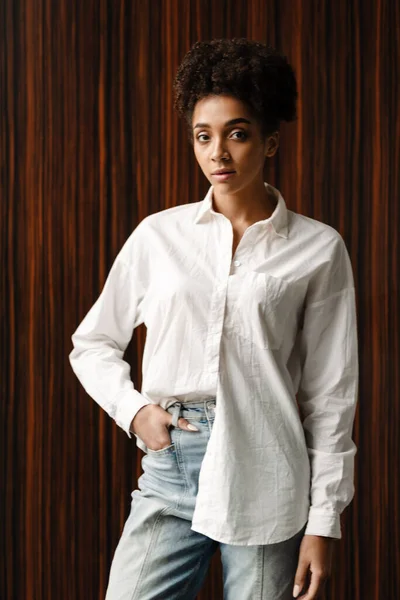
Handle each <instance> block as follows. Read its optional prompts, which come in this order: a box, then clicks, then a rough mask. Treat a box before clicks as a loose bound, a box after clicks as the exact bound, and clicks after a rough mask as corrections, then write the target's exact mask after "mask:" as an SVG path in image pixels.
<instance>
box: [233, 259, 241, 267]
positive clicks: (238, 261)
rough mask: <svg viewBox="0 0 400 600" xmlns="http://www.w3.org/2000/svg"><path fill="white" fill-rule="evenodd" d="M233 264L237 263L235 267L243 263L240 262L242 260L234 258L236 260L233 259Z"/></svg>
mask: <svg viewBox="0 0 400 600" xmlns="http://www.w3.org/2000/svg"><path fill="white" fill-rule="evenodd" d="M233 264H234V265H235V267H240V265H241V264H242V263H241V262H240V260H234V261H233Z"/></svg>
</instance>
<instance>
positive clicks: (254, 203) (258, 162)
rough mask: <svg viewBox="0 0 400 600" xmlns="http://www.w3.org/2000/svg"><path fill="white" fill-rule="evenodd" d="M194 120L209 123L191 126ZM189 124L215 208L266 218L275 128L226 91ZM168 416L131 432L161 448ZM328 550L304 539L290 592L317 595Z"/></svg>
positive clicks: (240, 221)
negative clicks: (226, 174)
mask: <svg viewBox="0 0 400 600" xmlns="http://www.w3.org/2000/svg"><path fill="white" fill-rule="evenodd" d="M238 118H245V119H247V120H248V121H250V124H248V123H236V124H233V125H229V126H226V122H227V121H230V120H231V119H238ZM198 123H206V124H207V125H208V126H207V127H205V126H201V127H196V125H197V124H198ZM192 127H193V138H194V143H193V149H194V154H195V156H196V160H197V162H198V164H199V166H200V168H201V170H202V171H203V173H204V175H205V176H206V178H207V179H208V181H209V182H210V184H211V185H213V186H214V190H213V207H214V210H215V211H217V212H219V213H222V214H223V215H225V217H226V218H228V219H229V220H230V221H231V223H232V225H233V227H234V229H235V228H236V229H237V230H243V229H244V228H245V227H246V226H248V225H250V224H252V223H255V222H256V221H258V220H261V219H266V218H268V217H269V216H270V215H271V214H272V212H273V210H274V208H275V202H274V201H273V199H272V198H270V197H269V196H268V194H267V193H266V190H265V186H264V180H263V167H264V162H265V159H266V158H269V157H271V156H274V154H275V153H276V151H277V149H278V146H279V132H278V131H275V132H271V133H270V134H269V135H268V136H267V137H266V138H263V137H262V135H261V129H260V125H259V123H257V121H256V119H255V118H254V116H253V115H252V113H251V110H250V109H249V108H248V107H247V105H246V104H245V103H243V102H242V101H240V100H238V99H237V98H235V97H233V96H230V95H227V94H221V95H209V96H206V97H204V98H202V99H201V100H199V101H198V102H197V103H196V105H195V108H194V111H193V117H192ZM221 168H229V169H233V170H235V171H236V174H235V175H234V176H233V177H231V178H230V179H228V180H227V181H225V182H220V181H218V180H216V179H215V178H214V177H213V176H212V174H211V173H212V172H213V171H215V170H218V169H221ZM171 420H172V416H171V415H170V414H169V413H167V412H166V411H164V410H163V409H162V408H161V407H159V406H158V405H153V404H150V405H148V406H144V407H143V408H141V409H140V410H139V411H138V413H137V414H136V416H135V418H134V419H133V420H132V423H131V431H133V432H134V433H136V434H137V435H139V437H140V438H141V439H142V440H143V441H144V443H145V444H146V446H147V447H149V448H151V449H153V450H160V449H162V448H164V447H166V446H168V445H170V444H171V438H170V435H169V431H168V429H169V426H170V424H171ZM178 427H180V428H182V429H186V430H188V431H190V430H189V429H188V421H186V419H183V418H180V419H179V421H178ZM193 433H194V434H195V432H193ZM333 548H334V540H333V539H332V538H328V537H323V536H317V535H305V536H304V537H303V539H302V542H301V545H300V552H299V560H298V568H297V571H296V576H295V588H294V590H293V596H294V597H295V598H296V597H297V598H298V599H299V600H300V599H301V600H315V599H317V598H319V596H320V593H321V591H322V589H323V587H324V584H325V582H326V580H327V578H328V577H329V576H330V575H331V569H332V555H333ZM296 586H298V590H296ZM296 591H297V593H296ZM300 594H301V595H300Z"/></svg>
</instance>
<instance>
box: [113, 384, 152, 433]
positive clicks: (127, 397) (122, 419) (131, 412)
mask: <svg viewBox="0 0 400 600" xmlns="http://www.w3.org/2000/svg"><path fill="white" fill-rule="evenodd" d="M147 404H151V402H150V401H149V400H147V399H146V398H145V397H144V396H143V395H142V394H141V393H140V392H138V391H137V390H128V391H124V392H122V394H121V395H120V396H118V397H117V400H116V405H117V411H116V415H115V422H116V424H117V425H119V426H120V427H121V428H122V429H123V430H124V431H125V433H126V434H127V436H128V437H129V438H131V437H132V435H131V432H130V430H129V427H130V425H131V423H132V419H133V417H134V416H135V415H136V413H137V412H139V410H140V409H141V408H143V406H146V405H147ZM132 433H133V432H132Z"/></svg>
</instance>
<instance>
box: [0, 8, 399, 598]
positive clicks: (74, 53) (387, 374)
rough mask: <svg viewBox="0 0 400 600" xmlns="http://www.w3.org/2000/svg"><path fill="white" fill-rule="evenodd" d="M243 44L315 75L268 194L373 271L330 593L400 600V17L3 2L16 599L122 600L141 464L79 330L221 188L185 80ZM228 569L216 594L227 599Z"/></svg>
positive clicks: (10, 520) (5, 379) (136, 365)
mask: <svg viewBox="0 0 400 600" xmlns="http://www.w3.org/2000/svg"><path fill="white" fill-rule="evenodd" d="M234 36H235V37H240V36H244V37H249V38H252V39H258V40H260V41H264V42H269V43H270V44H272V45H277V46H278V48H279V49H281V50H283V51H284V52H285V53H286V54H287V55H288V57H289V59H290V61H291V62H292V64H293V65H294V67H295V69H296V72H297V77H298V83H299V92H300V103H299V119H298V121H297V122H296V123H293V124H290V125H285V126H284V128H283V129H282V137H281V147H280V151H279V156H278V158H277V160H275V162H274V163H273V164H271V169H270V171H269V174H268V177H269V181H270V183H272V184H274V185H277V186H278V187H279V188H280V189H281V191H282V193H283V195H284V197H285V199H286V202H287V204H288V206H289V208H292V209H293V210H296V211H298V212H301V213H303V214H306V215H309V216H311V217H314V218H316V219H319V220H322V221H325V222H326V223H328V224H330V225H332V226H333V227H335V228H337V229H338V230H339V231H340V232H341V233H342V235H343V236H344V238H345V240H346V242H347V245H348V248H349V252H350V254H351V258H352V262H353V266H354V272H355V281H356V287H357V294H358V297H357V302H358V315H359V345H360V399H359V408H358V411H357V418H356V424H355V430H354V437H355V441H356V443H357V445H358V454H357V470H356V495H355V499H354V501H353V503H352V505H351V507H350V508H349V509H347V511H346V512H345V515H344V517H343V529H344V536H343V540H342V541H341V542H340V546H338V549H337V554H336V561H335V568H334V575H333V577H332V579H331V582H330V584H329V585H328V587H327V590H326V598H327V599H335V600H361V599H362V600H383V599H385V600H395V598H397V597H398V590H399V588H400V577H399V572H400V500H399V492H400V486H399V456H400V447H399V434H400V400H399V394H400V380H399V377H400V376H399V361H400V336H399V315H400V302H399V293H398V291H399V290H398V288H399V275H400V272H399V267H400V260H399V259H400V256H399V251H400V248H399V242H400V235H399V224H400V217H399V194H400V181H399V173H400V156H399V155H400V148H399V139H400V116H399V115H400V111H399V104H400V93H399V83H398V82H399V79H400V68H399V67H400V45H399V39H400V4H399V3H398V2H397V1H396V0H388V1H384V0H363V1H362V2H361V0H337V1H336V2H330V1H329V0H320V1H317V0H310V1H306V2H305V1H304V0H303V1H301V0H266V1H264V2H261V1H259V0H252V1H249V0H235V1H233V0H232V1H228V0H221V1H220V2H213V1H211V0H204V1H202V2H200V1H199V0H191V1H185V0H159V1H157V0H152V1H143V0H141V1H139V0H133V1H132V2H128V1H127V0H119V1H118V0H86V1H85V2H79V1H78V0H59V1H58V2H52V1H50V0H36V1H28V0H1V1H0V109H1V110H0V152H1V163H0V164H1V169H0V177H1V179H0V181H1V188H0V189H1V202H0V233H1V244H0V248H1V271H0V281H1V295H0V297H1V316H2V326H1V330H0V339H1V380H0V386H1V388H0V390H1V392H0V393H1V399H0V411H1V412H0V428H1V429H0V448H1V453H0V461H1V490H0V492H1V496H0V498H1V500H0V502H1V504H0V511H1V514H0V528H1V540H2V542H1V550H0V597H1V598H2V599H3V600H16V599H18V600H49V599H52V600H56V599H57V600H64V599H65V600H67V599H69V598H73V599H74V600H87V599H89V598H90V599H91V600H92V599H99V600H100V599H102V598H104V593H105V588H106V584H107V578H108V572H109V567H110V564H111V559H112V555H113V552H114V549H115V546H116V544H117V541H118V539H119V536H120V533H121V530H122V527H123V524H124V521H125V519H126V517H127V515H128V511H129V505H130V493H131V491H132V490H133V489H134V488H135V486H136V481H137V477H138V476H139V474H140V460H141V456H142V453H141V451H138V450H137V449H136V446H135V445H134V444H132V441H130V440H129V439H128V437H127V436H126V435H125V433H124V432H123V431H122V430H121V429H120V428H118V427H117V426H116V425H115V423H114V421H112V420H111V419H110V418H109V417H108V416H107V415H106V414H105V413H104V412H103V411H102V410H101V409H100V408H99V407H98V405H97V404H96V403H95V402H94V401H93V400H92V399H91V398H90V397H88V396H87V395H86V393H85V392H84V390H83V389H82V387H81V386H80V384H79V382H78V381H77V379H76V377H75V375H74V374H73V372H72V370H71V368H70V365H69V361H68V354H69V352H70V350H71V340H70V336H71V334H72V332H73V331H74V330H75V328H76V327H77V325H78V323H79V322H80V320H81V319H82V318H83V316H84V315H85V314H86V312H87V310H88V309H89V308H90V306H91V305H92V304H93V302H94V301H95V300H96V298H97V297H98V295H99V293H100V291H101V288H102V286H103V284H104V281H105V278H106V275H107V272H108V270H109V268H110V266H111V264H112V261H113V260H114V258H115V256H116V254H117V252H118V251H119V249H120V247H121V246H122V244H123V242H124V241H125V239H126V238H127V236H128V235H129V233H130V232H131V231H132V229H133V228H134V227H135V226H136V225H137V223H138V222H139V221H140V220H141V219H143V218H144V217H145V216H146V215H148V214H149V213H153V212H156V211H158V210H162V209H164V208H167V207H170V206H174V205H176V204H182V203H186V202H192V201H198V200H200V199H202V197H203V195H204V194H205V192H206V191H207V189H208V185H209V184H208V182H207V180H206V179H205V177H204V176H203V175H202V173H201V171H200V169H199V167H198V166H197V163H196V161H195V158H194V155H193V151H192V149H191V148H190V146H189V145H188V143H187V141H186V132H185V127H184V125H183V123H181V122H179V121H178V119H177V117H176V115H175V113H174V112H173V108H172V81H173V77H174V75H175V71H176V68H177V66H178V64H179V62H180V60H181V59H182V57H183V55H184V54H185V52H186V51H187V50H188V49H189V48H190V46H191V44H192V43H193V42H194V41H196V40H197V39H211V38H213V37H234ZM143 327H144V326H140V327H139V328H137V329H136V331H135V333H134V336H133V338H132V342H131V344H130V345H129V347H128V350H127V353H126V357H127V359H128V361H129V362H130V363H131V365H132V373H131V374H132V378H133V379H134V381H135V384H136V386H137V387H138V388H139V389H140V385H141V356H142V350H143V344H144V339H145V330H144V329H143ZM214 558H215V560H214V559H213V562H212V565H211V569H210V572H209V576H208V578H207V580H206V582H205V584H204V588H203V591H202V593H201V594H200V595H199V598H200V599H201V600H206V599H207V600H211V599H215V600H219V599H221V598H222V592H221V571H220V565H219V562H218V555H216V556H215V557H214Z"/></svg>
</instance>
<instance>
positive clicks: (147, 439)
mask: <svg viewBox="0 0 400 600" xmlns="http://www.w3.org/2000/svg"><path fill="white" fill-rule="evenodd" d="M171 422H172V415H170V414H169V412H168V411H166V410H164V409H163V408H162V407H161V406H159V405H158V404H146V406H142V408H141V409H140V410H138V412H137V413H136V415H135V416H134V418H133V419H132V423H131V425H130V430H131V431H132V432H133V433H136V434H137V435H138V436H139V437H140V439H141V440H143V442H144V444H145V445H146V446H147V448H150V450H162V449H163V448H166V447H167V446H170V445H171V443H172V442H171V436H170V434H169V431H168V428H169V427H170V426H171ZM178 427H179V428H180V429H186V430H188V431H198V429H197V427H194V425H192V424H190V423H189V422H188V421H187V420H186V419H184V418H183V417H180V419H178ZM193 428H194V429H193Z"/></svg>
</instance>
